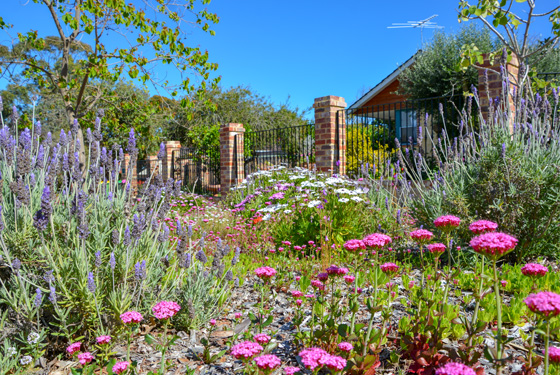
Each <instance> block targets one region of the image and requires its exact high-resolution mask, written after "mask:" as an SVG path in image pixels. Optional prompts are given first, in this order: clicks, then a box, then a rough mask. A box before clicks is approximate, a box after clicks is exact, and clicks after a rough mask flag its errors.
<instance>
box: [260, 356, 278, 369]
mask: <svg viewBox="0 0 560 375" xmlns="http://www.w3.org/2000/svg"><path fill="white" fill-rule="evenodd" d="M255 362H256V363H257V367H258V368H259V369H261V370H265V371H266V370H274V369H275V368H278V367H280V365H281V364H282V361H280V358H278V357H277V356H275V355H274V354H265V355H261V356H260V357H257V358H255Z"/></svg>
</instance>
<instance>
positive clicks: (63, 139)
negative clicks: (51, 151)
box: [59, 129, 66, 147]
mask: <svg viewBox="0 0 560 375" xmlns="http://www.w3.org/2000/svg"><path fill="white" fill-rule="evenodd" d="M59 143H60V146H62V147H64V146H66V133H65V132H64V129H60V137H59Z"/></svg>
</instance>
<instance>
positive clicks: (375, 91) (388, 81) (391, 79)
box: [348, 50, 422, 109]
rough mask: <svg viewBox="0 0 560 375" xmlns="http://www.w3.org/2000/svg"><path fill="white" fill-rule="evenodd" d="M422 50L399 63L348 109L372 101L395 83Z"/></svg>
mask: <svg viewBox="0 0 560 375" xmlns="http://www.w3.org/2000/svg"><path fill="white" fill-rule="evenodd" d="M421 52H422V50H418V52H416V53H415V54H414V55H412V56H411V57H410V58H409V59H408V60H406V61H405V62H404V63H403V64H401V65H399V66H398V67H397V69H395V70H394V71H393V72H392V73H391V74H389V75H388V76H387V77H385V78H384V79H383V80H382V81H381V82H379V83H378V84H377V85H376V86H375V87H374V88H372V89H371V90H369V91H368V92H367V93H365V94H364V95H363V96H362V97H361V98H360V99H358V100H356V101H355V102H354V103H353V104H352V105H351V106H350V107H348V109H357V108H360V107H361V106H363V105H364V104H365V103H367V102H368V101H370V99H372V98H374V97H375V96H376V95H377V94H379V93H380V92H381V91H383V90H384V89H385V88H386V87H387V86H389V85H390V84H391V83H393V82H394V81H395V80H396V79H397V77H398V76H399V74H401V72H402V71H403V70H405V69H406V68H408V67H409V66H411V65H412V64H413V63H414V61H416V56H418V54H419V53H421Z"/></svg>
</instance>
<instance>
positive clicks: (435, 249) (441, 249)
mask: <svg viewBox="0 0 560 375" xmlns="http://www.w3.org/2000/svg"><path fill="white" fill-rule="evenodd" d="M427 248H428V251H429V252H430V253H432V254H434V255H436V256H440V255H441V254H443V253H445V245H444V244H442V243H431V244H429V245H428V246H427Z"/></svg>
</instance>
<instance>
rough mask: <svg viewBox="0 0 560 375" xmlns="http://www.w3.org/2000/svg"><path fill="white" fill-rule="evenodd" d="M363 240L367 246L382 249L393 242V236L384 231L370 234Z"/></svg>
mask: <svg viewBox="0 0 560 375" xmlns="http://www.w3.org/2000/svg"><path fill="white" fill-rule="evenodd" d="M363 241H364V244H365V245H366V246H367V247H370V248H375V249H381V248H383V247H385V246H387V245H388V244H390V243H391V242H392V240H391V237H389V236H387V235H386V234H382V233H373V234H370V235H368V236H366V237H365V238H364V239H363Z"/></svg>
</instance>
